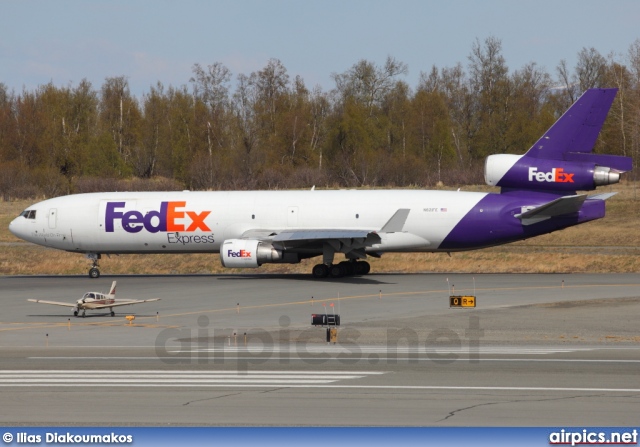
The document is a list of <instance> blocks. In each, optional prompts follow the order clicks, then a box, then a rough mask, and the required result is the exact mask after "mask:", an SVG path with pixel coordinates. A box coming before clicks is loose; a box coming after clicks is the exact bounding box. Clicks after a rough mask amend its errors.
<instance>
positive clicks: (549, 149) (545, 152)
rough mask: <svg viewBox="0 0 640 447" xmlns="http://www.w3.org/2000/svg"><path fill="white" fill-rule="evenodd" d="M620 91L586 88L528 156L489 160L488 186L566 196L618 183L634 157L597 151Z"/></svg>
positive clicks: (506, 156) (532, 147)
mask: <svg viewBox="0 0 640 447" xmlns="http://www.w3.org/2000/svg"><path fill="white" fill-rule="evenodd" d="M617 91H618V89H615V88H610V89H590V90H587V91H586V92H585V93H584V94H583V95H582V96H581V97H580V98H578V100H577V101H576V102H575V103H574V104H573V105H572V106H571V107H570V108H569V109H568V110H567V111H566V112H565V113H564V114H563V115H562V116H561V117H560V118H559V119H558V121H556V122H555V123H554V124H553V126H551V127H550V128H549V130H547V131H546V132H545V134H544V135H543V136H542V137H541V138H540V139H539V140H538V141H537V142H536V143H535V144H534V145H533V146H531V148H530V149H529V150H528V151H527V153H526V154H524V155H511V154H500V155H491V156H489V157H488V158H487V161H486V164H485V179H486V182H487V184H489V185H491V186H500V187H502V188H503V189H506V190H513V189H518V190H521V189H526V190H534V191H546V192H552V193H558V194H562V195H565V194H567V193H573V194H575V192H576V191H590V190H594V189H596V187H598V186H602V185H610V184H614V183H618V182H619V181H620V174H621V173H623V172H627V171H630V170H631V169H632V166H633V164H632V159H631V158H630V157H621V156H616V155H600V154H593V153H592V151H593V147H594V146H595V143H596V140H597V138H598V134H599V133H600V130H601V129H602V125H603V124H604V121H605V119H606V117H607V114H608V113H609V109H610V108H611V104H612V103H613V99H614V98H615V96H616V93H617Z"/></svg>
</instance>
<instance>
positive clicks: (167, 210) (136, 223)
mask: <svg viewBox="0 0 640 447" xmlns="http://www.w3.org/2000/svg"><path fill="white" fill-rule="evenodd" d="M125 204H126V203H125V202H108V203H107V208H106V212H105V219H104V220H105V222H104V226H105V231H106V232H107V233H113V232H114V223H115V221H116V220H120V221H121V222H122V228H123V229H124V230H125V231H126V232H127V233H139V232H140V231H142V230H143V229H144V230H146V231H148V232H149V233H158V232H160V231H162V232H166V231H171V232H173V231H175V232H192V231H197V230H200V231H211V229H210V228H209V227H208V226H207V224H206V223H205V221H204V220H205V218H206V217H207V216H208V215H209V214H211V211H201V212H200V213H197V212H195V211H187V210H184V208H185V207H186V205H187V202H162V203H161V204H160V210H157V211H156V210H152V211H149V212H148V213H146V214H145V215H143V214H142V213H141V212H140V211H136V210H131V211H123V209H124V208H125Z"/></svg>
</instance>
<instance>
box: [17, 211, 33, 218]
mask: <svg viewBox="0 0 640 447" xmlns="http://www.w3.org/2000/svg"><path fill="white" fill-rule="evenodd" d="M20 216H22V217H24V218H25V219H35V218H36V210H24V211H23V212H21V213H20Z"/></svg>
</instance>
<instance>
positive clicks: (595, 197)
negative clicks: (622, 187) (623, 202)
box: [587, 192, 618, 200]
mask: <svg viewBox="0 0 640 447" xmlns="http://www.w3.org/2000/svg"><path fill="white" fill-rule="evenodd" d="M616 194H618V193H617V192H603V193H602V194H594V195H592V196H589V197H587V200H607V199H609V198H611V197H613V196H615V195H616Z"/></svg>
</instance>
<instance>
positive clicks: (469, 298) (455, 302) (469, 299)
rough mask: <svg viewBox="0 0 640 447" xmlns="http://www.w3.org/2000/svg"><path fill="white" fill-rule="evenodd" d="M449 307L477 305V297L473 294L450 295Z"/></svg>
mask: <svg viewBox="0 0 640 447" xmlns="http://www.w3.org/2000/svg"><path fill="white" fill-rule="evenodd" d="M449 307H476V297H475V296H473V295H461V296H450V297H449Z"/></svg>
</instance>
